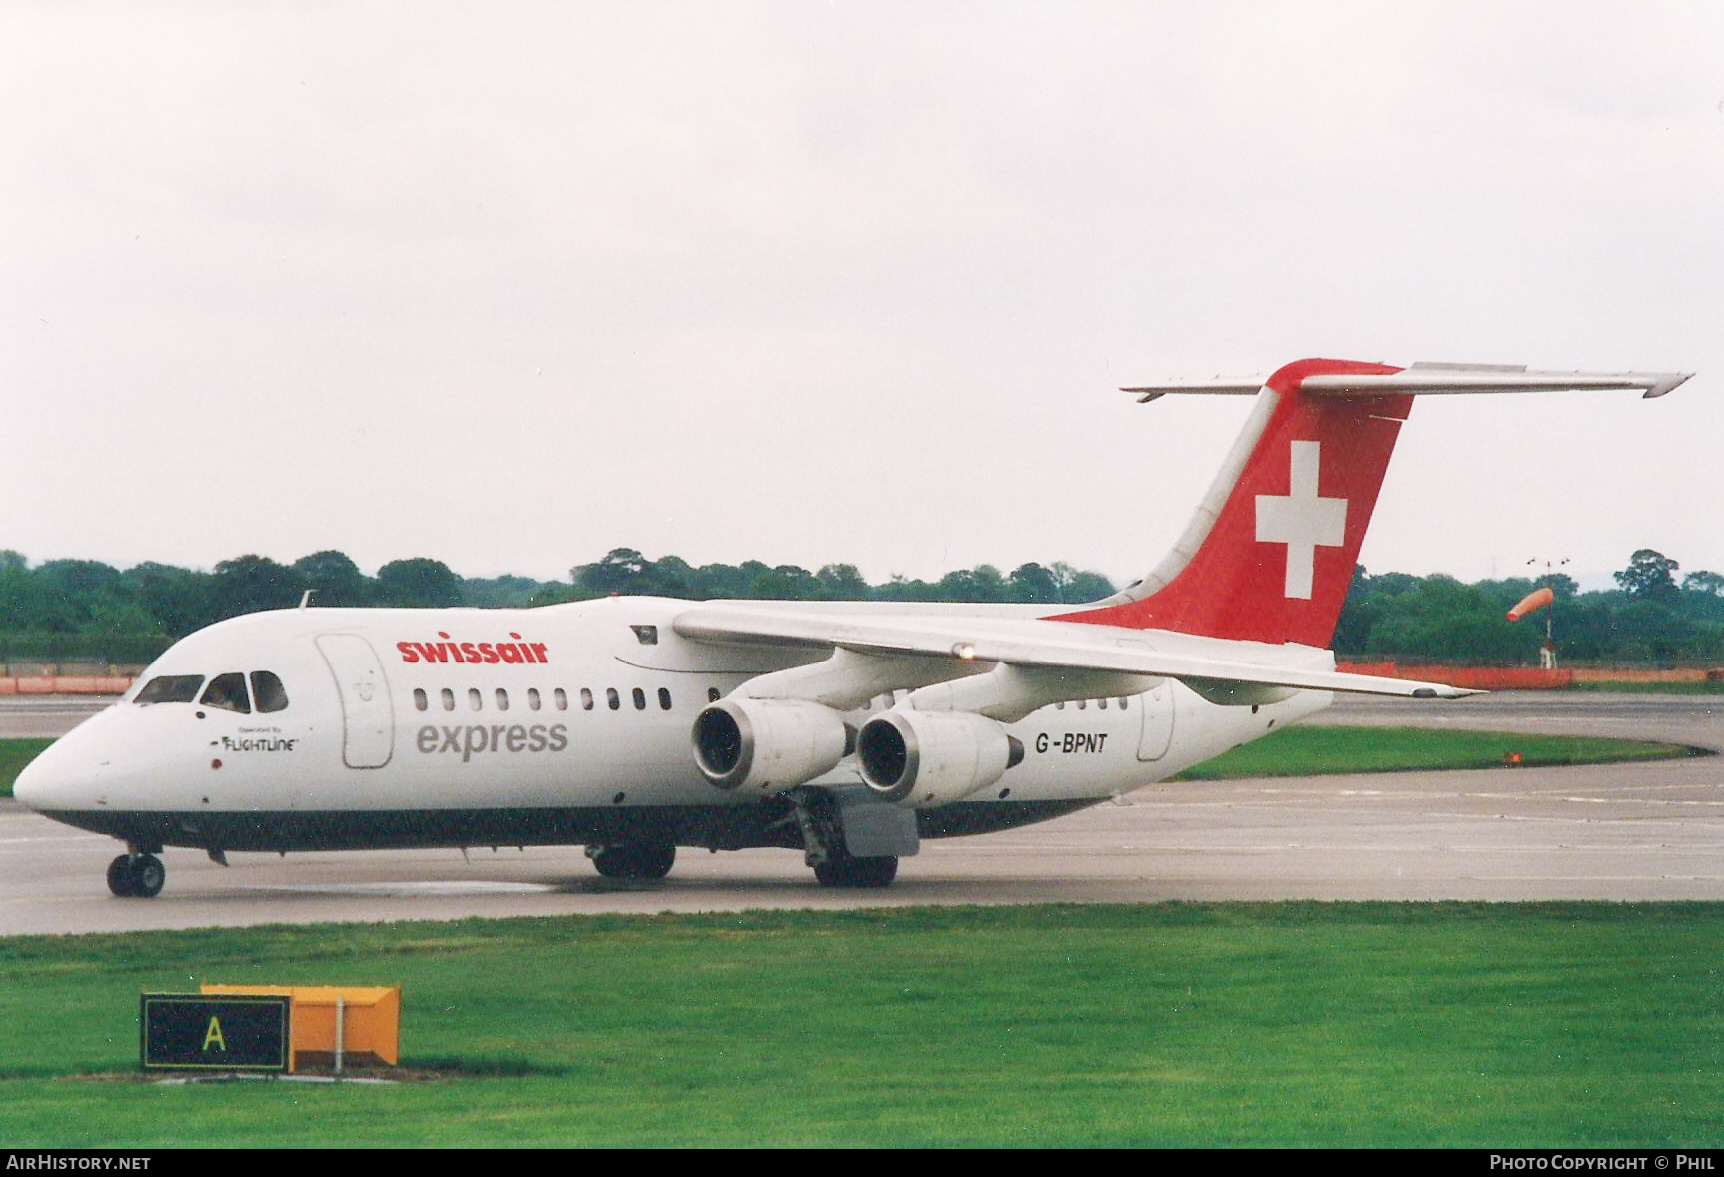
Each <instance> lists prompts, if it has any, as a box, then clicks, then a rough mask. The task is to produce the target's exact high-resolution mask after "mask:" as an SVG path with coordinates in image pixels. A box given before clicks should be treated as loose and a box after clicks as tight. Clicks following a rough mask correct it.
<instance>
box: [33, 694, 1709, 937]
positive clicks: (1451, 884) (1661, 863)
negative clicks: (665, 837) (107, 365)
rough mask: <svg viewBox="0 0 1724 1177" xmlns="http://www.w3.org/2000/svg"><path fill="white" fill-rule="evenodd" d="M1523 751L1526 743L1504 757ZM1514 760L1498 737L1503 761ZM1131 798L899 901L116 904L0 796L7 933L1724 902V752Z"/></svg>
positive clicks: (496, 865)
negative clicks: (939, 908) (1402, 904)
mask: <svg viewBox="0 0 1724 1177" xmlns="http://www.w3.org/2000/svg"><path fill="white" fill-rule="evenodd" d="M4 702H5V705H4V706H0V735H5V736H17V735H32V734H35V735H54V734H58V733H60V732H63V731H66V730H69V728H70V727H71V726H72V725H73V724H75V723H76V722H78V721H79V720H80V719H82V718H83V717H84V716H85V715H88V714H89V713H90V712H91V711H92V710H94V709H96V708H97V707H99V706H100V705H101V704H99V703H94V702H92V701H84V700H76V701H67V700H6V701H4ZM1314 722H1327V723H1345V724H1382V725H1397V724H1417V725H1420V726H1436V727H1454V728H1469V729H1475V730H1501V731H1521V732H1552V733H1556V734H1562V735H1607V736H1622V737H1626V738H1631V739H1653V740H1666V741H1670V742H1674V743H1681V744H1687V745H1693V746H1696V747H1701V748H1706V749H1711V750H1714V751H1717V750H1724V697H1720V696H1716V695H1714V696H1687V697H1683V696H1638V695H1591V694H1578V693H1577V694H1562V695H1548V694H1530V693H1529V694H1501V695H1491V696H1486V697H1484V698H1479V699H1470V700H1464V701H1461V702H1457V703H1449V704H1442V703H1430V702H1420V703H1413V702H1406V703H1402V702H1377V701H1371V702H1343V703H1340V704H1338V705H1337V706H1336V707H1335V708H1334V709H1332V710H1331V711H1329V712H1327V713H1325V714H1324V715H1323V716H1321V717H1319V718H1318V719H1317V720H1316V721H1314ZM1510 743H1512V742H1510ZM1512 750H1513V748H1512V747H1510V746H1508V743H1505V747H1504V751H1505V752H1507V751H1512ZM1128 802H1129V803H1127V804H1118V805H1115V804H1108V805H1101V806H1098V807H1096V808H1094V809H1091V810H1087V811H1085V812H1082V813H1078V814H1074V815H1072V816H1069V817H1065V818H1062V819H1059V820H1057V821H1053V822H1049V823H1046V824H1043V825H1040V826H1031V827H1028V828H1026V829H1022V830H1016V831H1008V832H1006V833H1001V834H991V835H986V836H982V837H976V838H962V839H953V840H948V841H938V842H935V841H930V842H924V843H923V847H922V852H921V854H919V855H918V856H916V857H915V858H912V859H906V860H905V862H904V863H903V867H902V870H901V871H900V873H899V879H898V882H897V883H895V884H894V885H893V886H892V887H891V888H889V889H887V890H885V891H875V892H867V891H864V892H851V891H829V890H826V889H824V888H821V887H819V886H817V885H816V884H815V883H814V880H813V876H812V872H810V871H809V870H808V869H807V868H806V867H805V866H803V865H802V860H801V855H799V854H797V853H794V852H790V851H782V850H776V851H775V850H758V851H742V852H734V853H724V854H708V853H706V852H704V851H695V850H688V849H685V850H683V851H682V852H681V853H680V854H679V856H678V860H677V865H676V870H675V871H674V872H673V874H672V876H671V877H670V878H669V879H667V880H665V881H663V882H659V883H650V884H624V883H617V882H612V881H609V880H604V879H600V878H599V877H598V876H597V875H596V874H594V873H593V871H592V868H591V867H590V865H589V864H588V863H587V862H586V861H585V859H584V857H583V856H582V854H581V852H580V850H579V849H577V848H529V849H527V850H525V851H520V850H515V849H512V848H510V849H503V850H500V851H497V852H492V851H491V850H489V849H486V850H482V851H480V850H475V851H473V852H472V853H471V856H470V858H468V857H464V856H463V855H462V854H461V852H459V851H454V850H430V851H377V852H357V853H344V854H336V853H329V854H296V855H292V856H290V857H288V858H286V859H281V858H277V857H274V856H270V855H261V854H235V855H233V856H232V863H233V865H232V866H231V867H226V868H224V867H221V866H219V865H217V864H215V863H213V862H210V861H209V860H208V859H206V858H205V857H204V856H203V855H202V854H201V853H199V852H197V851H192V850H171V849H170V850H169V851H167V852H166V853H165V854H164V855H163V856H162V857H163V861H164V862H165V863H166V864H167V867H168V885H167V890H166V891H164V892H163V894H162V895H161V896H160V897H158V898H156V899H152V900H136V899H128V900H121V899H115V898H113V897H112V896H110V895H109V894H108V891H107V886H106V884H105V882H104V879H103V871H104V869H105V868H106V866H107V863H108V860H109V859H110V858H112V857H113V855H114V853H115V851H116V843H114V842H113V841H112V840H110V839H107V838H102V837H98V836H96V835H91V834H84V833H80V832H79V831H76V830H73V829H69V828H67V827H65V826H60V825H57V824H55V823H52V822H49V821H47V820H45V819H43V818H40V817H37V816H36V815H34V814H32V813H30V812H29V811H28V810H25V809H23V808H22V807H21V806H18V805H17V804H16V803H13V802H10V801H0V856H3V860H4V861H5V863H6V865H7V867H8V870H7V878H8V880H9V883H10V886H9V887H8V888H7V891H6V893H5V894H4V895H0V935H16V934H23V933H65V932H96V931H131V930H140V929H152V928H188V927H202V926H210V925H227V926H240V925H255V924H267V923H294V924H299V923H312V922H322V921H358V920H363V921H376V920H401V919H458V918H464V917H467V916H523V915H559V914H591V913H599V912H663V911H728V910H741V909H746V908H841V907H863V906H867V907H874V906H905V905H914V904H960V903H982V904H999V903H1039V902H1066V903H1143V902H1154V901H1159V900H1214V899H1483V900H1523V899H1541V900H1543V899H1607V900H1668V899H1712V900H1718V899H1724V756H1696V757H1690V758H1684V759H1678V760H1666V761H1655V762H1646V763H1635V764H1619V765H1603V766H1597V767H1586V768H1554V769H1528V768H1519V769H1506V768H1499V769H1490V770H1483V771H1476V772H1438V773H1432V772H1414V773H1386V774H1375V775H1348V776H1328V777H1284V778H1263V779H1252V780H1240V781H1226V782H1212V783H1195V782H1194V783H1174V784H1165V785H1157V786H1152V787H1150V788H1147V789H1144V790H1141V791H1140V792H1138V793H1135V794H1133V795H1132V796H1131V797H1130V798H1129V799H1128Z"/></svg>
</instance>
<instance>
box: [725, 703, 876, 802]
mask: <svg viewBox="0 0 1724 1177" xmlns="http://www.w3.org/2000/svg"><path fill="white" fill-rule="evenodd" d="M850 736H851V729H850V728H847V727H846V726H845V725H844V720H843V718H842V717H840V716H839V714H838V712H836V711H834V710H833V709H832V708H830V707H824V706H822V705H821V704H819V703H809V702H806V701H803V700H799V699H750V698H730V699H720V700H719V701H718V702H716V703H713V704H711V705H709V706H707V707H706V708H705V709H704V710H702V711H701V713H700V714H699V715H697V716H696V717H695V720H694V759H695V763H696V764H697V765H699V766H700V771H701V773H702V774H703V775H704V776H705V777H706V779H707V780H709V781H711V782H712V783H713V784H714V785H716V786H717V787H718V788H720V789H724V790H726V791H727V792H728V791H729V790H731V789H739V788H746V789H748V790H749V791H750V792H753V793H759V794H768V795H770V794H772V793H781V792H783V791H784V790H785V789H792V788H795V787H796V786H797V785H800V784H802V783H803V782H804V781H811V780H813V779H814V778H815V777H817V776H819V775H820V774H821V773H824V772H827V771H829V770H830V769H831V768H832V767H833V766H834V765H836V764H837V763H838V762H839V761H840V760H842V759H844V756H845V754H846V753H847V752H849V750H850Z"/></svg>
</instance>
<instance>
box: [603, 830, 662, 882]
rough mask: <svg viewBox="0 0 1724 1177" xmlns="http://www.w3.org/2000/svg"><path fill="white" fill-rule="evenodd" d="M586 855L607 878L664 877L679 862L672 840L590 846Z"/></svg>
mask: <svg viewBox="0 0 1724 1177" xmlns="http://www.w3.org/2000/svg"><path fill="white" fill-rule="evenodd" d="M587 857H588V858H590V859H592V860H593V867H594V868H595V869H596V870H597V871H598V872H599V873H600V874H601V875H603V876H604V877H605V878H607V879H662V878H664V877H665V876H666V875H668V874H670V868H671V864H672V863H674V862H676V843H675V842H672V841H670V840H669V839H648V840H646V841H642V842H619V843H618V844H616V845H615V846H589V847H587Z"/></svg>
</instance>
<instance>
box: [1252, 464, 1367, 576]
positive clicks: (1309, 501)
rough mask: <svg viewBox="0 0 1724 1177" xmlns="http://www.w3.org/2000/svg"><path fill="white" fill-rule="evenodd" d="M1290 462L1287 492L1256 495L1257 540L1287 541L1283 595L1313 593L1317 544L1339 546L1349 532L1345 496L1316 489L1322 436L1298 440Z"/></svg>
mask: <svg viewBox="0 0 1724 1177" xmlns="http://www.w3.org/2000/svg"><path fill="white" fill-rule="evenodd" d="M1292 445H1293V454H1292V460H1291V462H1290V463H1289V467H1290V473H1289V475H1288V493H1287V494H1286V495H1258V496H1257V542H1258V543H1260V544H1286V545H1287V587H1286V590H1285V595H1286V596H1287V597H1289V598H1294V599H1298V600H1301V601H1309V600H1310V599H1311V580H1312V576H1313V574H1314V572H1315V571H1316V564H1317V549H1318V548H1320V547H1323V548H1338V547H1340V546H1341V544H1342V543H1343V542H1344V540H1345V539H1346V535H1347V500H1346V499H1325V498H1319V497H1318V495H1317V471H1318V469H1319V468H1320V467H1321V465H1322V453H1323V446H1322V443H1321V442H1315V441H1296V442H1293V443H1292Z"/></svg>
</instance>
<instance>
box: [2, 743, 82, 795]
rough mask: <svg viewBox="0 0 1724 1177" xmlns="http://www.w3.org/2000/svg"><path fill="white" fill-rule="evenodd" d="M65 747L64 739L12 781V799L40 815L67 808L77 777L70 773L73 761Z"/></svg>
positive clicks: (27, 765) (45, 750) (44, 751)
mask: <svg viewBox="0 0 1724 1177" xmlns="http://www.w3.org/2000/svg"><path fill="white" fill-rule="evenodd" d="M65 744H66V741H65V739H64V738H61V739H59V740H56V741H55V742H54V743H52V744H49V745H48V746H47V747H46V748H44V749H43V750H42V751H41V753H40V754H38V755H37V757H36V759H34V760H32V761H31V762H30V763H29V764H26V765H25V766H24V771H22V772H20V773H19V774H18V779H17V780H15V781H13V782H12V796H13V797H14V798H15V799H17V801H18V802H19V803H20V804H22V805H25V806H28V807H29V808H31V809H34V810H36V811H37V812H38V813H44V812H47V811H50V810H54V809H61V808H64V807H65V806H64V804H63V802H64V801H65V799H66V791H67V789H68V788H70V787H71V786H72V785H73V784H74V783H75V782H74V780H73V777H74V776H75V775H77V774H75V773H73V772H71V771H69V770H70V769H71V768H72V760H73V758H72V757H70V756H68V755H67V753H66V748H65Z"/></svg>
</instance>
